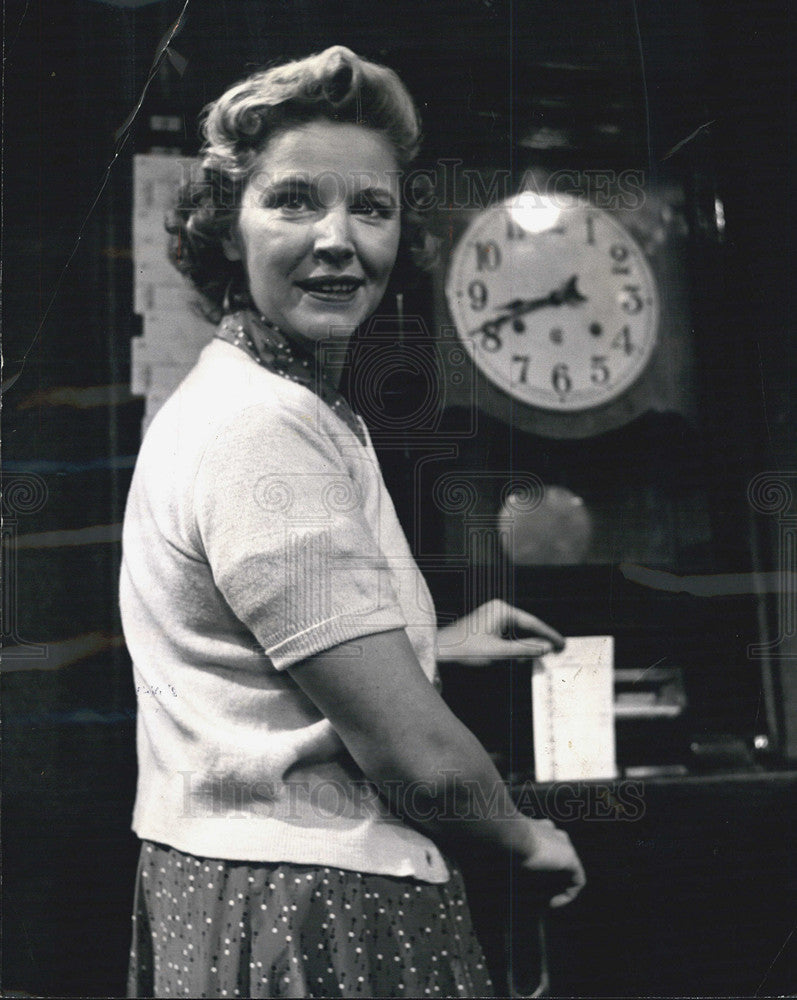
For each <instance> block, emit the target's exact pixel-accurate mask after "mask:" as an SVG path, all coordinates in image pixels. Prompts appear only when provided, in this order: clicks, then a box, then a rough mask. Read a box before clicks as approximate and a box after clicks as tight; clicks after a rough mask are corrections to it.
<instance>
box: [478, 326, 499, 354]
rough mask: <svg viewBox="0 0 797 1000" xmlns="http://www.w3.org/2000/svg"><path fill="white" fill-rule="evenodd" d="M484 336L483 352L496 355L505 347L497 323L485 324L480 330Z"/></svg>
mask: <svg viewBox="0 0 797 1000" xmlns="http://www.w3.org/2000/svg"><path fill="white" fill-rule="evenodd" d="M479 332H480V333H481V335H482V350H483V351H489V352H490V353H491V354H494V353H495V352H496V351H500V350H501V348H502V347H503V343H502V341H501V338H500V337H499V336H498V324H497V323H484V324H483V325H482V327H481V329H480V330H479Z"/></svg>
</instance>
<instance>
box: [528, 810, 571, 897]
mask: <svg viewBox="0 0 797 1000" xmlns="http://www.w3.org/2000/svg"><path fill="white" fill-rule="evenodd" d="M528 824H529V828H530V829H529V833H530V837H529V850H528V853H527V855H526V857H525V858H524V859H523V861H522V862H521V865H520V868H521V872H522V873H524V875H525V876H526V878H525V879H524V882H527V883H528V886H527V889H526V891H527V892H528V893H529V895H530V897H531V898H532V899H533V898H537V899H540V900H544V901H547V902H548V904H549V905H550V906H552V907H558V906H566V905H567V904H568V903H572V901H573V900H574V899H575V898H576V896H577V895H578V894H579V893H580V892H581V890H582V889H583V888H584V885H585V884H586V881H587V879H586V876H585V874H584V869H583V867H582V865H581V861H580V860H579V857H578V855H577V854H576V852H575V849H574V848H573V845H572V844H571V843H570V838H569V837H568V835H567V834H566V833H565V831H564V830H560V829H559V828H558V827H556V826H554V824H553V823H552V822H551V821H550V820H549V819H529V820H528ZM524 888H526V886H524Z"/></svg>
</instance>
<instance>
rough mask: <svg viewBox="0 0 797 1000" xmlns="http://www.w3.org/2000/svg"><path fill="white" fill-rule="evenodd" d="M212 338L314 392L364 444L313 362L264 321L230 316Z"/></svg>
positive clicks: (348, 411)
mask: <svg viewBox="0 0 797 1000" xmlns="http://www.w3.org/2000/svg"><path fill="white" fill-rule="evenodd" d="M216 336H217V337H218V338H219V339H220V340H225V341H226V342H227V343H228V344H232V345H233V346H234V347H240V348H241V350H243V351H245V352H246V353H247V354H248V355H249V357H250V358H252V359H253V360H254V361H256V362H257V364H259V365H261V366H262V367H263V368H268V370H269V371H271V372H274V374H275V375H280V376H281V377H282V378H285V379H288V381H290V382H298V383H299V385H303V386H305V387H306V388H307V389H309V390H310V391H311V392H314V393H315V394H316V396H318V397H319V398H320V399H323V401H324V402H325V403H326V404H327V406H328V407H329V408H330V409H331V410H332V412H333V413H334V414H335V416H337V417H339V418H340V419H341V420H342V421H343V422H344V423H345V424H346V426H347V427H348V428H349V429H350V430H351V431H353V432H354V433H355V434H356V435H357V438H358V439H359V441H360V442H361V443H362V444H363V445H364V444H365V443H366V442H365V432H364V430H363V426H362V423H361V422H360V420H359V419H358V417H357V416H356V415H355V414H354V412H353V410H352V409H351V407H350V406H349V404H348V402H347V401H346V399H345V398H344V397H343V396H342V395H341V393H340V392H339V391H338V390H337V388H336V387H335V386H334V385H333V384H332V383H331V382H330V381H329V379H328V378H326V376H325V375H324V373H323V371H321V369H320V366H319V364H318V362H317V360H316V358H314V357H313V355H312V354H309V353H307V352H305V351H303V350H302V349H301V348H300V347H299V346H297V345H296V344H292V343H291V341H290V340H288V338H287V337H286V336H285V334H284V333H283V332H282V331H281V330H280V329H279V328H278V327H276V326H273V325H272V324H271V323H269V322H268V320H266V319H265V317H263V316H257V315H256V314H255V313H253V312H251V311H250V310H248V309H247V310H242V311H240V312H235V313H230V314H229V315H227V316H225V317H224V319H223V320H222V321H221V323H220V324H219V327H218V329H217V330H216Z"/></svg>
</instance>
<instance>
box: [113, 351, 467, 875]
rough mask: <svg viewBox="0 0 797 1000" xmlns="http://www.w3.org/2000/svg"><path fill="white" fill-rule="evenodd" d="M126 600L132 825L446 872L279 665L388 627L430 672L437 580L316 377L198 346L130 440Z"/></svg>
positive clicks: (169, 837) (170, 835) (243, 856)
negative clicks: (132, 727)
mask: <svg viewBox="0 0 797 1000" xmlns="http://www.w3.org/2000/svg"><path fill="white" fill-rule="evenodd" d="M366 437H367V435H366ZM120 604H121V611H122V622H123V625H124V632H125V638H126V641H127V645H128V648H129V650H130V654H131V656H132V659H133V664H134V671H135V683H136V692H137V698H138V731H137V745H138V761H139V775H138V787H137V795H136V804H135V812H134V817H133V829H134V830H135V831H136V833H137V834H138V835H139V836H140V837H142V838H144V839H148V840H155V841H159V842H162V843H165V844H169V845H171V846H173V847H176V848H177V849H179V850H183V851H186V852H189V853H192V854H196V855H201V856H204V857H215V858H221V859H228V860H242V861H263V862H277V861H290V862H295V863H298V864H318V865H330V866H336V867H340V868H347V869H352V870H358V871H364V872H373V873H380V874H389V875H395V876H411V877H415V878H418V879H422V880H424V881H428V882H443V881H446V880H447V878H448V871H447V869H446V865H445V862H444V861H443V858H442V856H441V855H440V853H439V851H438V850H437V848H436V846H435V845H434V844H433V843H432V841H430V840H429V839H428V838H427V837H425V836H424V835H422V834H421V833H420V832H418V831H417V830H415V829H413V828H412V827H410V826H407V825H406V824H404V823H403V822H402V821H401V820H399V819H397V818H396V817H394V816H393V815H391V814H390V813H389V812H388V811H387V809H386V808H385V807H384V805H383V804H382V802H381V801H380V800H379V799H378V797H377V795H376V792H375V789H374V788H373V787H372V786H371V785H370V784H369V783H368V782H367V781H366V780H365V778H364V776H363V774H362V773H361V772H360V771H359V770H358V768H357V767H356V765H355V764H354V762H353V761H352V759H351V758H350V756H349V755H348V753H347V751H346V749H345V747H344V746H343V744H342V742H341V740H340V739H339V737H338V736H337V734H336V733H335V731H334V730H333V728H332V726H331V725H330V723H329V722H328V721H327V720H326V719H325V718H324V717H323V716H322V715H321V714H320V713H319V711H318V709H317V708H316V707H315V705H313V703H312V702H311V701H310V700H309V699H308V698H307V697H306V696H305V695H304V694H303V692H302V691H301V689H300V688H299V687H298V686H297V685H296V683H295V682H294V681H293V680H292V678H291V677H290V675H289V674H287V673H286V672H285V668H286V667H289V666H291V665H292V664H295V663H298V662H299V661H301V660H302V659H304V658H306V657H308V656H311V655H312V654H314V653H316V652H319V651H321V650H324V649H328V648H330V647H332V646H335V645H337V644H339V643H341V642H344V641H346V640H350V639H356V638H357V637H358V636H364V635H368V634H373V633H375V632H380V631H385V630H388V629H394V628H404V629H406V632H407V635H408V637H409V640H410V642H411V643H412V646H413V648H414V650H415V652H416V654H417V656H418V660H419V661H420V663H421V666H422V668H423V670H424V672H425V673H426V675H427V677H429V679H430V682H432V681H433V680H434V678H435V670H436V667H435V648H434V643H435V632H436V630H435V614H434V608H433V604H432V600H431V596H430V594H429V591H428V588H427V587H426V584H425V582H424V580H423V577H422V575H421V573H420V572H419V570H418V568H417V566H416V564H415V561H414V559H413V557H412V554H411V552H410V550H409V547H408V545H407V541H406V538H405V537H404V534H403V532H402V529H401V527H400V525H399V523H398V520H397V517H396V513H395V510H394V508H393V504H392V502H391V500H390V497H389V496H388V494H387V491H386V489H385V487H384V483H383V481H382V476H381V473H380V471H379V466H378V462H377V460H376V456H375V454H374V451H373V448H372V446H371V444H370V441H367V444H366V446H363V444H362V443H361V442H360V440H358V438H357V435H356V434H355V433H354V432H353V431H352V430H351V429H350V427H348V426H347V425H346V424H345V423H344V422H343V421H341V420H340V419H338V417H337V416H336V415H335V414H334V413H333V412H332V410H331V409H330V407H329V406H327V404H326V403H324V402H323V401H322V400H321V399H319V397H318V396H316V395H315V394H314V393H313V392H312V391H311V390H310V389H308V388H305V387H304V386H302V385H298V384H295V383H293V382H291V381H289V380H287V379H285V378H282V377H280V376H279V375H277V374H275V373H273V372H271V371H269V370H267V369H264V368H262V367H259V366H258V365H257V364H256V363H254V362H253V361H252V359H251V358H250V357H248V356H247V355H246V354H245V353H244V352H243V351H241V350H239V349H238V348H236V347H234V346H232V345H230V344H228V343H225V342H224V341H221V340H214V341H213V342H212V343H211V344H209V345H208V346H207V347H206V348H205V349H204V351H203V353H202V355H201V357H200V359H199V361H198V363H197V365H196V367H195V368H194V369H193V371H192V372H191V373H190V374H189V376H188V377H187V378H186V380H185V381H184V382H183V383H182V385H181V386H180V387H179V388H178V390H177V391H176V392H175V394H174V395H173V396H172V397H171V399H170V400H169V401H168V402H167V403H166V404H165V405H164V407H163V408H162V410H161V411H160V412H159V413H158V415H157V416H156V418H155V419H154V421H153V422H152V425H151V426H150V428H149V431H148V432H147V435H146V437H145V439H144V442H143V444H142V447H141V451H140V454H139V457H138V461H137V464H136V469H135V472H134V475H133V480H132V484H131V488H130V493H129V496H128V501H127V509H126V513H125V523H124V533H123V561H122V571H121V583H120ZM384 669H385V670H389V669H390V664H389V663H386V664H384Z"/></svg>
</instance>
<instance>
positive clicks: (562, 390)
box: [551, 362, 573, 398]
mask: <svg viewBox="0 0 797 1000" xmlns="http://www.w3.org/2000/svg"><path fill="white" fill-rule="evenodd" d="M551 385H552V386H553V387H554V390H555V391H556V392H557V393H558V394H559V396H560V397H562V398H564V397H565V396H566V395H567V394H568V392H570V390H571V389H572V388H573V380H572V379H571V378H570V369H569V368H568V366H567V365H566V364H565V363H564V362H560V363H559V364H558V365H554V366H553V371H552V372H551Z"/></svg>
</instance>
